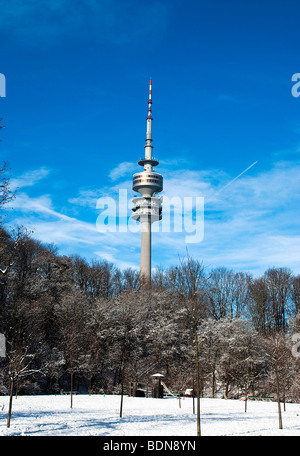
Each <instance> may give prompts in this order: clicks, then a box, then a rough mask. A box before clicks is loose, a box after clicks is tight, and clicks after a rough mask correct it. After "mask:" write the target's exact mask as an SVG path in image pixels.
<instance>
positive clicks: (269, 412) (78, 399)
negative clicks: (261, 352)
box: [0, 395, 300, 436]
mask: <svg viewBox="0 0 300 456" xmlns="http://www.w3.org/2000/svg"><path fill="white" fill-rule="evenodd" d="M8 399H9V398H8V397H7V396H0V414H1V415H0V436H8V435H14V436H15V435H30V436H86V435H92V436H195V435H196V415H193V413H192V412H193V409H192V399H191V398H185V399H184V400H182V401H181V408H179V401H178V399H176V398H173V397H170V398H164V399H152V398H132V397H127V396H124V406H123V418H120V417H119V406H120V396H107V395H106V396H103V395H93V396H88V395H78V396H74V398H73V408H72V409H71V408H70V397H69V396H60V395H58V396H19V397H18V398H17V399H15V398H14V400H13V413H12V418H11V427H10V428H9V429H7V428H6V418H7V410H8ZM282 416H283V429H282V430H279V429H278V412H277V403H275V402H253V401H248V410H247V412H246V413H245V412H244V402H241V401H238V400H224V399H206V398H204V399H201V433H202V435H203V436H218V435H226V436H249V435H251V436H257V435H262V436H273V435H280V436H293V435H294V436H300V404H287V405H286V411H285V412H284V411H283V406H282Z"/></svg>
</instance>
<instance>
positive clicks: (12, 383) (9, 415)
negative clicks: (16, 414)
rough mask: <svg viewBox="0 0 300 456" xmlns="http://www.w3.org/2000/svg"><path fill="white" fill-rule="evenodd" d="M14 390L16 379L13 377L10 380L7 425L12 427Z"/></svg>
mask: <svg viewBox="0 0 300 456" xmlns="http://www.w3.org/2000/svg"><path fill="white" fill-rule="evenodd" d="M13 391H14V381H13V379H11V380H10V394H9V407H8V415H7V424H6V427H8V428H9V427H10V418H11V411H12V401H13Z"/></svg>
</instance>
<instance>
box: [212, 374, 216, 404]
mask: <svg viewBox="0 0 300 456" xmlns="http://www.w3.org/2000/svg"><path fill="white" fill-rule="evenodd" d="M215 385H216V372H215V369H214V370H213V373H212V387H211V397H212V398H214V397H215Z"/></svg>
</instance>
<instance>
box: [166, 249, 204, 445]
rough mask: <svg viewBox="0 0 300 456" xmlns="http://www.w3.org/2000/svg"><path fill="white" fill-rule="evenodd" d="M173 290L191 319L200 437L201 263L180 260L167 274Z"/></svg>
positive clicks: (202, 288)
mask: <svg viewBox="0 0 300 456" xmlns="http://www.w3.org/2000/svg"><path fill="white" fill-rule="evenodd" d="M169 275H170V279H171V283H172V286H173V288H174V290H176V291H177V293H178V294H179V295H180V296H181V297H182V298H183V299H184V302H185V305H186V309H187V313H188V315H189V316H190V318H191V321H192V325H191V330H192V336H193V339H194V347H195V348H194V350H195V370H196V375H195V377H196V395H197V435H198V436H200V435H201V423H200V421H201V420H200V365H199V341H198V325H199V323H200V320H201V318H203V316H204V315H205V313H206V307H205V298H204V297H205V289H206V284H207V277H206V275H205V267H204V266H203V264H202V263H200V262H199V261H197V260H194V259H192V258H191V257H190V256H189V255H188V254H187V257H186V258H181V259H180V266H179V267H178V268H175V269H174V268H173V269H171V270H170V272H169Z"/></svg>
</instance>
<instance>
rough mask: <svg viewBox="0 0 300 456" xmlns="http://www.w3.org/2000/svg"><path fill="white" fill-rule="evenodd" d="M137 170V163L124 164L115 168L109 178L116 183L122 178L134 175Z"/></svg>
mask: <svg viewBox="0 0 300 456" xmlns="http://www.w3.org/2000/svg"><path fill="white" fill-rule="evenodd" d="M135 170H136V163H133V162H122V163H120V164H119V165H118V166H116V167H115V168H113V169H112V170H111V171H110V173H109V177H110V179H111V180H112V181H116V180H118V179H120V177H124V176H126V175H127V174H129V173H130V174H133V173H134V172H135Z"/></svg>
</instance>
